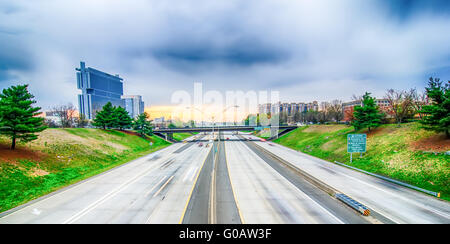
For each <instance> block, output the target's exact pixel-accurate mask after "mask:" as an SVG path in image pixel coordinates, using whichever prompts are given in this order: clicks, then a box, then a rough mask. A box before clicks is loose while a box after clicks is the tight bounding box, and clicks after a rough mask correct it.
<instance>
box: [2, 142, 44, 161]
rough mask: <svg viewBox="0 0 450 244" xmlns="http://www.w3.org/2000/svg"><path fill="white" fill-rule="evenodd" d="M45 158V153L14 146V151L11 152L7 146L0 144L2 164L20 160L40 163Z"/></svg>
mask: <svg viewBox="0 0 450 244" xmlns="http://www.w3.org/2000/svg"><path fill="white" fill-rule="evenodd" d="M45 157H47V155H46V154H45V153H43V152H37V151H33V150H31V149H29V148H26V147H22V146H16V149H15V150H11V149H10V145H9V144H0V161H3V162H10V163H13V162H16V161H17V160H20V159H25V160H30V161H38V162H40V161H42V160H43V159H44V158H45Z"/></svg>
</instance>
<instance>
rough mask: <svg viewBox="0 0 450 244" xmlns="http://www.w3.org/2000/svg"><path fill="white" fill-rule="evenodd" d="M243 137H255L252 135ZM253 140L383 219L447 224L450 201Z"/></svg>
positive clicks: (279, 146)
mask: <svg viewBox="0 0 450 244" xmlns="http://www.w3.org/2000/svg"><path fill="white" fill-rule="evenodd" d="M245 137H246V138H249V139H257V138H256V137H254V136H248V135H247V136H245ZM255 143H256V144H257V145H259V146H261V147H263V148H264V149H266V150H268V151H270V152H272V153H274V154H276V155H277V156H279V157H281V158H282V159H284V160H286V161H288V162H289V163H292V164H293V165H295V166H296V167H298V168H300V169H302V170H304V171H306V172H307V173H309V174H310V175H312V176H313V177H315V178H316V179H319V180H321V181H322V182H326V183H327V184H328V185H330V186H332V187H334V188H335V189H338V190H339V191H342V192H344V193H345V194H346V195H348V196H350V197H352V198H353V199H355V200H358V201H359V202H360V203H362V204H364V205H366V206H368V207H369V208H370V209H372V210H373V211H375V212H376V213H377V214H379V215H381V216H380V218H381V219H382V220H383V221H385V222H388V223H399V224H403V223H425V224H426V223H446V224H448V223H450V204H449V203H448V202H446V201H443V200H439V199H436V198H435V197H432V196H428V195H425V194H423V193H420V192H417V191H414V190H411V189H409V188H406V187H403V186H399V185H396V184H393V183H390V182H387V181H384V180H381V179H378V178H375V177H372V176H369V175H366V174H363V173H360V172H357V171H354V170H351V169H348V168H344V167H342V166H339V165H336V164H333V163H330V162H327V161H324V160H321V159H318V158H315V157H312V156H309V155H306V154H303V153H301V152H297V151H295V150H292V149H290V148H286V147H284V146H281V145H278V144H275V143H271V142H261V141H260V142H255Z"/></svg>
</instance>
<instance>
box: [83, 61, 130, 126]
mask: <svg viewBox="0 0 450 244" xmlns="http://www.w3.org/2000/svg"><path fill="white" fill-rule="evenodd" d="M76 70H77V71H78V72H77V86H78V89H81V91H82V94H79V95H78V107H79V109H80V114H84V115H85V116H86V119H94V118H95V115H96V113H97V111H99V110H102V108H103V106H104V105H105V104H106V103H108V102H111V103H112V105H113V106H121V107H124V101H123V100H122V99H121V96H122V95H123V83H122V80H123V79H122V78H120V77H119V75H110V74H108V73H105V72H102V71H99V70H96V69H93V68H90V67H88V68H86V67H85V63H84V62H80V68H76Z"/></svg>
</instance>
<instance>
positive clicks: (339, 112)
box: [327, 99, 344, 123]
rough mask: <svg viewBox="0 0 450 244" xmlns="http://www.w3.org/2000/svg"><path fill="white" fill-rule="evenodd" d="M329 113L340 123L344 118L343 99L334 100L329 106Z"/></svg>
mask: <svg viewBox="0 0 450 244" xmlns="http://www.w3.org/2000/svg"><path fill="white" fill-rule="evenodd" d="M327 113H328V114H329V116H330V117H331V119H334V120H335V121H336V123H339V121H341V120H342V119H343V118H344V111H343V109H342V101H341V100H337V99H336V100H333V101H331V103H330V105H329V106H328V107H327Z"/></svg>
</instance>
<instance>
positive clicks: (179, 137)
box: [173, 132, 198, 141]
mask: <svg viewBox="0 0 450 244" xmlns="http://www.w3.org/2000/svg"><path fill="white" fill-rule="evenodd" d="M195 134H198V133H197V132H194V133H192V134H191V133H173V139H175V140H177V141H182V140H184V139H186V138H189V137H191V136H193V135H195Z"/></svg>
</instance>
